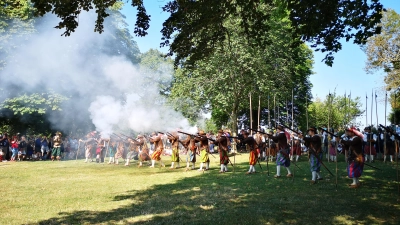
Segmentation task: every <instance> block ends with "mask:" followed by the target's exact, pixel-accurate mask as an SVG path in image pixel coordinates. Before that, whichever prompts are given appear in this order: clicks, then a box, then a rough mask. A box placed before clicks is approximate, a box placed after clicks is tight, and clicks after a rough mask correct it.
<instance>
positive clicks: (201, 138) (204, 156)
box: [194, 130, 210, 171]
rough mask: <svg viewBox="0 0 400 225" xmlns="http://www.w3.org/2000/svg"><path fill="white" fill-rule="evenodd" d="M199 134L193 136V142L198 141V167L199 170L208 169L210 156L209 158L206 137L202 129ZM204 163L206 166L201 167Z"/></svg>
mask: <svg viewBox="0 0 400 225" xmlns="http://www.w3.org/2000/svg"><path fill="white" fill-rule="evenodd" d="M198 134H199V135H198V136H196V137H195V138H194V140H195V142H196V143H197V142H199V143H200V162H201V163H200V169H199V171H204V170H209V169H210V158H209V151H210V149H209V147H208V138H207V136H206V133H205V132H204V131H202V130H201V131H199V133H198ZM204 164H205V165H206V168H205V169H203V166H204Z"/></svg>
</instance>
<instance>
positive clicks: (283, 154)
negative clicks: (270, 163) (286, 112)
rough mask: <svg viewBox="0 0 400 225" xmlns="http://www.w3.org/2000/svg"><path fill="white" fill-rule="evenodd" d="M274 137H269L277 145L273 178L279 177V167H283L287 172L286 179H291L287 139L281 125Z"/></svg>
mask: <svg viewBox="0 0 400 225" xmlns="http://www.w3.org/2000/svg"><path fill="white" fill-rule="evenodd" d="M276 130H277V133H278V134H277V135H276V136H269V138H270V139H272V140H273V141H274V142H275V143H278V152H277V155H276V175H275V176H274V177H275V178H279V177H281V166H284V167H285V168H286V170H287V175H286V176H287V177H292V176H293V175H292V173H291V172H290V168H289V166H290V159H289V151H290V149H289V146H288V143H287V138H286V134H285V130H284V129H283V127H282V126H281V125H279V126H278V127H277V128H276Z"/></svg>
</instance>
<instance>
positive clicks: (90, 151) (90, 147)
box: [79, 131, 97, 163]
mask: <svg viewBox="0 0 400 225" xmlns="http://www.w3.org/2000/svg"><path fill="white" fill-rule="evenodd" d="M79 141H80V142H83V143H84V144H85V158H86V159H85V163H87V162H88V160H89V158H90V161H91V162H92V161H93V159H92V158H93V156H94V155H95V152H96V146H97V140H96V131H93V132H90V133H88V134H87V135H86V140H82V139H79Z"/></svg>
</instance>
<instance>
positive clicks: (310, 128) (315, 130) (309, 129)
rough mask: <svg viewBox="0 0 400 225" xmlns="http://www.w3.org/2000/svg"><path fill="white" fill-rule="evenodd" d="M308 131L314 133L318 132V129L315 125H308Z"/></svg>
mask: <svg viewBox="0 0 400 225" xmlns="http://www.w3.org/2000/svg"><path fill="white" fill-rule="evenodd" d="M308 131H313V132H314V133H315V134H318V130H317V128H316V127H309V128H308V129H307V132H308Z"/></svg>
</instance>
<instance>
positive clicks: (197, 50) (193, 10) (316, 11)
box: [32, 0, 383, 65]
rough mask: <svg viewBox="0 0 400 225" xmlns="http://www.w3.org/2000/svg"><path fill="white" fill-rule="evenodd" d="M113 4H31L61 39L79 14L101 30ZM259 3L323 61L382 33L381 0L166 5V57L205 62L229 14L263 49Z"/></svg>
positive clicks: (183, 1) (109, 0) (178, 1)
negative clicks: (91, 14)
mask: <svg viewBox="0 0 400 225" xmlns="http://www.w3.org/2000/svg"><path fill="white" fill-rule="evenodd" d="M115 2H116V0H102V1H97V0H81V1H59V0H32V3H33V6H34V8H35V9H36V10H37V11H36V15H44V14H45V13H47V12H52V13H54V14H56V15H57V16H58V17H59V18H60V19H61V22H60V23H59V24H58V25H57V26H56V27H57V28H60V29H61V28H65V32H64V35H67V36H68V35H71V33H72V32H74V31H75V29H76V28H77V27H78V25H79V24H78V18H79V14H80V13H81V11H82V10H86V11H88V10H90V9H95V10H96V13H97V20H96V24H95V31H97V32H103V30H104V27H103V22H104V18H105V17H107V16H108V15H109V14H108V13H107V11H106V9H107V8H108V7H110V6H112V5H113V4H114V3H115ZM131 4H132V6H133V7H135V8H136V9H137V15H136V17H137V20H136V24H135V30H134V32H135V34H136V35H137V36H145V35H147V29H148V28H149V22H150V17H151V15H148V14H147V12H146V8H145V6H144V0H131ZM262 5H267V6H272V7H278V8H281V9H282V10H287V11H289V12H290V17H289V18H290V20H291V22H292V25H293V27H294V28H295V32H294V33H293V35H294V37H296V38H297V40H298V43H293V44H300V43H301V41H308V42H311V43H312V46H313V47H314V48H315V49H316V50H317V51H322V52H326V53H327V55H326V57H325V62H326V63H327V64H328V65H332V63H333V59H334V57H333V53H335V52H337V51H339V50H340V49H341V48H342V45H341V43H340V42H339V40H340V39H341V38H345V39H346V41H349V40H350V39H353V41H354V43H356V44H363V43H365V41H366V39H367V38H368V37H370V36H372V35H374V34H376V33H379V32H380V29H379V27H376V25H377V23H379V22H380V19H381V14H380V12H381V11H382V9H383V6H382V4H380V2H379V0H371V1H365V0H338V1H332V0H307V1H301V0H284V1H278V0H251V1H249V0H236V1H228V0H223V1H191V0H172V1H167V2H166V4H165V5H164V7H163V8H162V9H163V10H164V11H165V12H168V13H170V16H169V18H168V19H167V20H166V21H165V22H164V23H163V29H162V36H163V37H162V42H161V45H162V46H168V47H169V52H168V55H173V54H175V55H176V57H175V64H176V65H178V64H179V63H181V60H185V59H186V58H190V60H186V61H185V63H186V64H189V65H193V62H194V61H196V60H198V59H203V58H205V57H206V56H208V55H209V54H211V53H212V52H213V51H214V47H215V46H216V45H217V44H218V43H222V42H223V41H224V40H225V39H226V38H227V35H226V34H227V32H228V29H227V28H226V27H225V26H224V21H225V20H226V19H227V18H228V17H229V16H234V17H237V18H239V19H240V24H239V26H240V27H242V28H243V29H242V32H241V33H242V35H244V36H245V37H248V38H250V37H252V38H254V40H255V41H254V42H251V43H250V44H251V45H257V46H260V45H265V44H268V41H267V40H264V39H263V34H264V33H267V32H270V30H271V28H270V27H269V25H268V24H265V23H264V21H265V20H267V19H268V17H269V16H270V15H268V14H266V13H265V11H264V8H263V7H260V6H262Z"/></svg>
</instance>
